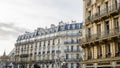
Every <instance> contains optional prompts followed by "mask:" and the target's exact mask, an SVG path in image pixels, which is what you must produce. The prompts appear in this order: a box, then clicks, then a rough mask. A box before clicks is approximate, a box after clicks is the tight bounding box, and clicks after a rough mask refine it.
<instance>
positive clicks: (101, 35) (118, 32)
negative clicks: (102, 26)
mask: <svg viewBox="0 0 120 68" xmlns="http://www.w3.org/2000/svg"><path fill="white" fill-rule="evenodd" d="M116 35H120V27H117V28H113V29H111V30H107V31H103V32H100V33H98V34H93V35H91V36H89V35H86V38H82V40H80V41H79V42H80V43H87V42H91V41H96V40H99V39H106V38H110V37H115V36H116Z"/></svg>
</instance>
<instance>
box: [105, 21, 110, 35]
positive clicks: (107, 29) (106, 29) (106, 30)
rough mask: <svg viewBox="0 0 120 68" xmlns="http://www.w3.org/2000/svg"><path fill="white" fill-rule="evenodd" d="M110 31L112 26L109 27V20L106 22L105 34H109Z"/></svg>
mask: <svg viewBox="0 0 120 68" xmlns="http://www.w3.org/2000/svg"><path fill="white" fill-rule="evenodd" d="M109 31H110V28H109V21H106V22H105V35H106V36H107V35H109Z"/></svg>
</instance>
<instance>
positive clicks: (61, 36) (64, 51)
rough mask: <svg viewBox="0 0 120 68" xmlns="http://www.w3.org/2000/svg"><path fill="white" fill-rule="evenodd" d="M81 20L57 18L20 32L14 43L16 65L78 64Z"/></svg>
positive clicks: (73, 67) (53, 67)
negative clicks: (65, 21)
mask: <svg viewBox="0 0 120 68" xmlns="http://www.w3.org/2000/svg"><path fill="white" fill-rule="evenodd" d="M81 37H82V23H76V22H72V23H71V24H68V23H63V22H60V23H59V25H57V26H55V25H54V24H52V25H51V27H50V28H38V29H36V30H35V31H34V32H26V33H24V34H22V35H20V36H19V37H18V39H17V41H16V43H15V67H16V68H61V67H62V65H64V64H65V66H64V68H81V67H80V66H81V64H80V60H81V58H82V55H81V47H80V46H79V44H78V42H79V40H80V39H81Z"/></svg>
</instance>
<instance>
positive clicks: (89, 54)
mask: <svg viewBox="0 0 120 68" xmlns="http://www.w3.org/2000/svg"><path fill="white" fill-rule="evenodd" d="M89 59H92V51H91V48H90V47H89V48H88V60H89Z"/></svg>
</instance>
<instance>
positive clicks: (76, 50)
mask: <svg viewBox="0 0 120 68" xmlns="http://www.w3.org/2000/svg"><path fill="white" fill-rule="evenodd" d="M64 51H65V52H66V53H67V52H80V49H73V50H69V49H66V50H64Z"/></svg>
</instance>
